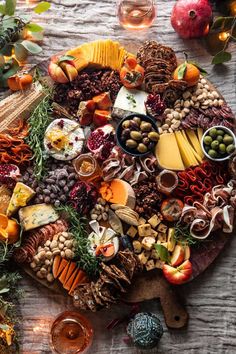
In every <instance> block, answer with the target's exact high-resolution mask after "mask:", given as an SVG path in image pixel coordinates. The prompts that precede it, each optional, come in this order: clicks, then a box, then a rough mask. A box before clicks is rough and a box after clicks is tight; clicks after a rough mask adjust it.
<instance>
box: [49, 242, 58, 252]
mask: <svg viewBox="0 0 236 354" xmlns="http://www.w3.org/2000/svg"><path fill="white" fill-rule="evenodd" d="M56 247H57V241H56V240H53V241H52V242H51V245H50V248H51V250H53V248H56Z"/></svg>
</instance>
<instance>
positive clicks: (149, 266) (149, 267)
mask: <svg viewBox="0 0 236 354" xmlns="http://www.w3.org/2000/svg"><path fill="white" fill-rule="evenodd" d="M145 267H146V269H147V271H149V270H153V269H154V268H155V263H154V261H153V259H150V260H149V261H148V262H147V263H146V264H145Z"/></svg>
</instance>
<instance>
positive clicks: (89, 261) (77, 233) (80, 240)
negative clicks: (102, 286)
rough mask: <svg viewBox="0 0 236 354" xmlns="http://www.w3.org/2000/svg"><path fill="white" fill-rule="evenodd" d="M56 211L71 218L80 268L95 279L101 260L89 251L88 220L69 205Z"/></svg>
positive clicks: (71, 227) (71, 228)
mask: <svg viewBox="0 0 236 354" xmlns="http://www.w3.org/2000/svg"><path fill="white" fill-rule="evenodd" d="M56 210H57V211H58V212H59V213H62V214H63V213H64V214H65V215H66V216H67V217H68V218H69V222H70V229H69V231H70V232H71V233H72V234H73V235H74V239H75V240H76V241H77V246H76V251H75V254H76V257H75V258H76V259H77V264H78V267H79V268H81V269H83V270H84V271H85V273H86V274H87V275H88V276H89V277H91V278H93V277H94V276H96V275H97V274H98V272H99V259H98V258H96V257H94V256H93V254H92V253H91V252H90V251H89V241H88V233H87V231H86V224H87V219H86V218H84V217H80V216H79V214H78V213H77V212H76V210H75V209H74V208H73V207H72V206H69V205H63V206H60V207H58V208H56Z"/></svg>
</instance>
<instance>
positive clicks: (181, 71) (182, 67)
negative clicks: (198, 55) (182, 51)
mask: <svg viewBox="0 0 236 354" xmlns="http://www.w3.org/2000/svg"><path fill="white" fill-rule="evenodd" d="M186 69H187V62H186V61H185V62H184V63H183V64H181V65H180V66H179V69H178V80H182V79H183V78H184V74H185V71H186Z"/></svg>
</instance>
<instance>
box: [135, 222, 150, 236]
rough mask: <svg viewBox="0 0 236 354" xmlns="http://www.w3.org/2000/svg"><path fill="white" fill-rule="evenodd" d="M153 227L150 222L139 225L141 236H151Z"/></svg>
mask: <svg viewBox="0 0 236 354" xmlns="http://www.w3.org/2000/svg"><path fill="white" fill-rule="evenodd" d="M151 233H152V228H151V225H150V224H143V225H139V226H138V234H139V236H142V237H145V236H151Z"/></svg>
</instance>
